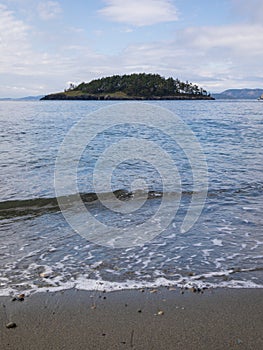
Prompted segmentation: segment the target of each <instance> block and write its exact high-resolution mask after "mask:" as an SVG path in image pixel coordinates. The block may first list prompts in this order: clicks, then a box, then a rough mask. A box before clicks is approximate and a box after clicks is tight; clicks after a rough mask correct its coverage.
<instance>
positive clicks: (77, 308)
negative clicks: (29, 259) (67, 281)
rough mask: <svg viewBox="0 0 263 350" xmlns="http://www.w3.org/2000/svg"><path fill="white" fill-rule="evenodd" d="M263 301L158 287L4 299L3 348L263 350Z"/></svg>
mask: <svg viewBox="0 0 263 350" xmlns="http://www.w3.org/2000/svg"><path fill="white" fill-rule="evenodd" d="M262 296H263V289H223V288H219V289H207V290H204V291H200V292H198V291H195V290H192V291H191V290H180V289H179V288H176V289H174V288H158V289H141V290H125V291H114V292H99V291H92V292H88V291H81V290H76V289H71V290H66V291H61V292H46V293H35V294H33V295H29V296H25V298H24V301H19V300H15V301H12V297H0V303H1V308H0V323H1V331H0V343H1V345H2V347H1V349H3V350H5V349H27V350H30V349H32V350H33V349H34V350H35V349H39V350H41V349H43V350H44V349H74V350H75V349H76V350H79V349H81V350H82V349H83V350H84V349H85V350H87V349H99V350H104V349H105V350H106V349H107V350H109V349H137V350H138V349H145V350H148V349H156V350H162V349H163V350H170V349H171V350H174V349H200V350H201V349H202V350H206V349H207V350H211V349H222V350H223V349H251V350H252V349H253V350H257V349H258V350H260V349H262V348H263V334H262V329H263V298H262ZM9 322H14V323H15V324H16V327H15V328H12V329H8V328H6V325H7V324H8V323H9Z"/></svg>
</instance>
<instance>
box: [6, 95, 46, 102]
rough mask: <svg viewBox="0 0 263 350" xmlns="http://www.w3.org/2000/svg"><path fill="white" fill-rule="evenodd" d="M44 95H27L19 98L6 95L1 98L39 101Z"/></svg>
mask: <svg viewBox="0 0 263 350" xmlns="http://www.w3.org/2000/svg"><path fill="white" fill-rule="evenodd" d="M42 97H43V95H38V96H25V97H18V98H11V97H4V98H0V101H38V100H40V99H41V98H42Z"/></svg>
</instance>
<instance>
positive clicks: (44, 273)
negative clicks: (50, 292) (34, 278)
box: [39, 272, 51, 278]
mask: <svg viewBox="0 0 263 350" xmlns="http://www.w3.org/2000/svg"><path fill="white" fill-rule="evenodd" d="M50 275H51V273H50V272H41V273H40V274H39V276H40V277H41V278H49V277H50Z"/></svg>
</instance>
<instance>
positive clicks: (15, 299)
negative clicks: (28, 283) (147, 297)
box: [12, 294, 25, 301]
mask: <svg viewBox="0 0 263 350" xmlns="http://www.w3.org/2000/svg"><path fill="white" fill-rule="evenodd" d="M17 300H18V301H24V300H25V294H19V295H17V296H15V297H13V298H12V301H17Z"/></svg>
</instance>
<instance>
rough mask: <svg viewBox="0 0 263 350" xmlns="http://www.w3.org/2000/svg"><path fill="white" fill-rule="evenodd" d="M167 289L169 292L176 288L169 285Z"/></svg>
mask: <svg viewBox="0 0 263 350" xmlns="http://www.w3.org/2000/svg"><path fill="white" fill-rule="evenodd" d="M168 290H169V291H170V292H171V291H173V290H176V288H174V287H169V288H168Z"/></svg>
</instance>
